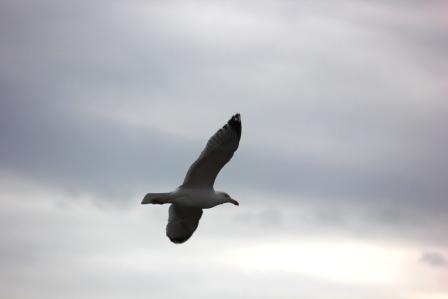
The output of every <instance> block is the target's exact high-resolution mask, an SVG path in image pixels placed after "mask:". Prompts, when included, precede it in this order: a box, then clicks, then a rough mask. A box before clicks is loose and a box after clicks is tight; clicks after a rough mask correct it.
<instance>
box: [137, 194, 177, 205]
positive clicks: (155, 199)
mask: <svg viewBox="0 0 448 299" xmlns="http://www.w3.org/2000/svg"><path fill="white" fill-rule="evenodd" d="M172 199H173V198H172V196H171V193H148V194H146V195H145V197H144V198H143V200H142V205H144V204H149V203H150V204H157V205H163V204H166V203H172V202H173V201H172Z"/></svg>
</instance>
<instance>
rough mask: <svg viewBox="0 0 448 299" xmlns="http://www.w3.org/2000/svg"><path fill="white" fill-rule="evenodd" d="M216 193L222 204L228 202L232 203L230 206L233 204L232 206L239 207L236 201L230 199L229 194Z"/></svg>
mask: <svg viewBox="0 0 448 299" xmlns="http://www.w3.org/2000/svg"><path fill="white" fill-rule="evenodd" d="M216 193H217V194H218V196H219V198H220V200H221V201H222V202H223V203H226V202H229V203H232V204H234V205H236V206H239V205H240V204H239V203H238V202H237V201H236V200H234V199H233V198H231V197H230V195H229V194H227V193H225V192H216Z"/></svg>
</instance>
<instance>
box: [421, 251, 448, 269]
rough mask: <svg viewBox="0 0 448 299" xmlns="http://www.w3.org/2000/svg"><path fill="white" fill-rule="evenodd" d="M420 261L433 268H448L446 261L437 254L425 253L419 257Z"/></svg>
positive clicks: (442, 256)
mask: <svg viewBox="0 0 448 299" xmlns="http://www.w3.org/2000/svg"><path fill="white" fill-rule="evenodd" d="M420 261H421V262H422V263H425V264H428V265H430V266H433V267H442V268H447V267H448V260H447V259H446V258H445V256H444V255H442V254H440V253H438V252H425V253H423V254H422V256H421V257H420Z"/></svg>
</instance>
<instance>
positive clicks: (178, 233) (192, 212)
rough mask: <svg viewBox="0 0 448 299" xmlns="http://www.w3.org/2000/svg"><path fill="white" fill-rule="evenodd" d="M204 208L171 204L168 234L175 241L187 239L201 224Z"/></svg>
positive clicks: (181, 241) (179, 241) (167, 227)
mask: <svg viewBox="0 0 448 299" xmlns="http://www.w3.org/2000/svg"><path fill="white" fill-rule="evenodd" d="M201 216H202V209H200V208H192V207H186V206H180V205H178V204H171V206H170V209H169V218H168V224H167V226H166V235H167V237H168V238H169V239H170V240H171V242H173V243H183V242H185V241H187V240H188V239H189V238H190V237H191V235H193V233H194V231H195V230H196V228H197V227H198V225H199V219H201Z"/></svg>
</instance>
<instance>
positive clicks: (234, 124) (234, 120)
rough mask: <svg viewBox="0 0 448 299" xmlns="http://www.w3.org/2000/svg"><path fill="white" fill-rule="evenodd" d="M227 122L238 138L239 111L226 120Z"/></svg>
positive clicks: (239, 125)
mask: <svg viewBox="0 0 448 299" xmlns="http://www.w3.org/2000/svg"><path fill="white" fill-rule="evenodd" d="M227 124H228V125H229V126H230V127H232V128H233V129H234V130H235V132H236V134H237V135H238V139H240V138H241V115H240V114H239V113H237V114H235V115H234V116H232V118H231V119H230V120H229V121H228V122H227Z"/></svg>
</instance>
